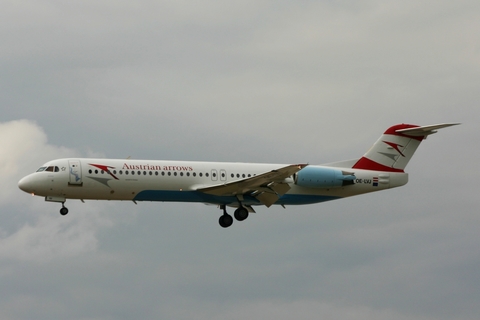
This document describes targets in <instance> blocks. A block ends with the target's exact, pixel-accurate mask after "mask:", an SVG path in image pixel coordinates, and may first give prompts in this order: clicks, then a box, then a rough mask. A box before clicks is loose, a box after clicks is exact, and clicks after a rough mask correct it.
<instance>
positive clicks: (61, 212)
mask: <svg viewBox="0 0 480 320" xmlns="http://www.w3.org/2000/svg"><path fill="white" fill-rule="evenodd" d="M64 203H65V202H62V208H61V209H60V214H61V215H62V216H64V215H66V214H67V213H68V208H67V207H65V205H64Z"/></svg>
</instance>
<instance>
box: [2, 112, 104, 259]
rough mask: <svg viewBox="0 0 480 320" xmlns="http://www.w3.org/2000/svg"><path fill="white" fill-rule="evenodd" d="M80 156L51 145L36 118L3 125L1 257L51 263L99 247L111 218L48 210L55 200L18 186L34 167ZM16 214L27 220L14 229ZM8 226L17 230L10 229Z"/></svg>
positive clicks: (92, 214)
mask: <svg viewBox="0 0 480 320" xmlns="http://www.w3.org/2000/svg"><path fill="white" fill-rule="evenodd" d="M89 153H90V154H91V153H94V152H89ZM79 154H80V152H79V151H77V150H74V149H68V148H64V147H58V146H54V145H51V144H49V143H48V141H47V136H46V134H45V132H44V130H43V129H42V128H41V127H39V126H38V125H37V124H35V123H34V122H32V121H29V120H16V121H10V122H4V123H0V159H1V162H0V176H1V177H2V179H1V184H0V205H2V206H3V209H2V212H1V214H0V216H1V217H2V219H3V226H2V227H1V228H3V229H0V235H1V237H0V261H2V260H22V261H36V262H40V261H48V260H51V259H55V258H63V257H68V256H72V255H78V254H80V253H82V252H87V251H92V250H95V249H96V248H97V233H98V231H99V230H100V229H101V228H103V227H108V226H111V224H112V221H110V220H108V219H106V218H101V216H100V215H99V214H98V213H95V212H89V214H88V216H85V217H83V216H80V215H75V214H73V215H70V216H67V217H61V216H60V214H58V215H55V216H52V215H50V214H48V210H51V208H52V206H51V204H46V203H43V199H41V198H39V197H35V198H32V197H31V196H29V195H27V194H25V193H24V192H23V191H20V190H19V189H18V187H17V182H18V180H19V179H20V178H21V177H22V176H25V175H27V174H29V173H31V172H33V171H35V170H36V169H37V167H39V166H41V165H42V164H43V163H44V162H46V161H49V160H52V159H57V158H63V157H74V156H78V155H79ZM103 207H105V206H103ZM55 208H56V207H55ZM96 208H98V209H100V208H102V206H100V207H98V206H97V207H96ZM98 209H97V210H98ZM57 210H58V208H56V209H55V212H57ZM92 210H94V209H90V211H92ZM12 212H15V213H16V212H19V213H22V217H23V218H25V219H26V220H24V221H23V222H18V223H19V225H20V226H18V224H17V226H16V227H12V226H11V224H15V223H9V220H14V219H15V218H16V217H15V216H12ZM17 214H18V213H17ZM6 227H9V228H8V229H15V230H14V231H12V230H9V231H7V230H5V228H6Z"/></svg>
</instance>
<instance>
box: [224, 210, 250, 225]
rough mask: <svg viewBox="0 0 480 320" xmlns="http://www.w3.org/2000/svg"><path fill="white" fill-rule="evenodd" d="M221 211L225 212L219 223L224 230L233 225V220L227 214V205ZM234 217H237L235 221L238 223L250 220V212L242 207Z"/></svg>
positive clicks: (236, 211)
mask: <svg viewBox="0 0 480 320" xmlns="http://www.w3.org/2000/svg"><path fill="white" fill-rule="evenodd" d="M220 209H222V210H223V214H222V215H221V216H220V218H219V219H218V223H219V224H220V226H221V227H222V228H228V227H230V226H231V225H232V223H233V218H232V216H231V215H229V214H228V213H227V209H226V206H225V205H221V206H220ZM233 216H234V217H235V219H237V221H243V220H245V219H247V218H248V210H247V209H246V208H244V207H242V206H240V207H238V208H237V209H236V210H235V212H234V213H233Z"/></svg>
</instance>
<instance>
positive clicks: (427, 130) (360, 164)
mask: <svg viewBox="0 0 480 320" xmlns="http://www.w3.org/2000/svg"><path fill="white" fill-rule="evenodd" d="M457 124H458V123H443V124H437V125H430V126H422V127H420V126H416V125H411V124H398V125H395V126H393V127H390V128H388V129H387V131H385V132H384V133H383V135H382V136H381V137H380V139H378V140H377V142H375V144H374V145H373V147H372V148H370V150H368V151H367V153H365V154H364V155H363V157H362V158H360V160H358V161H357V162H356V163H355V165H353V167H352V168H355V169H366V170H376V171H388V172H404V169H405V167H406V166H407V164H408V162H409V161H410V159H411V158H412V156H413V154H414V153H415V151H416V150H417V148H418V146H419V145H420V143H421V142H422V140H423V139H425V138H426V137H427V136H428V135H430V134H433V133H436V132H437V129H441V128H445V127H450V126H453V125H457Z"/></svg>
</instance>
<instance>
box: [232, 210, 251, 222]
mask: <svg viewBox="0 0 480 320" xmlns="http://www.w3.org/2000/svg"><path fill="white" fill-rule="evenodd" d="M233 216H234V217H235V219H237V221H243V220H245V219H247V218H248V210H247V209H246V208H244V207H239V208H238V209H237V210H235V212H234V213H233Z"/></svg>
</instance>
